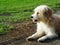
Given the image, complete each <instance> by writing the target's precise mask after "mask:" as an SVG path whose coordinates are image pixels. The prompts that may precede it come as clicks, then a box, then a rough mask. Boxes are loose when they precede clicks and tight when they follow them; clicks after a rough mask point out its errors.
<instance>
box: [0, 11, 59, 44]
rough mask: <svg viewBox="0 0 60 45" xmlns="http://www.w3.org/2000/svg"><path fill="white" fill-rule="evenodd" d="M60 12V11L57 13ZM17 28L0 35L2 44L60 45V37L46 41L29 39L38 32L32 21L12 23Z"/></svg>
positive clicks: (57, 13)
mask: <svg viewBox="0 0 60 45" xmlns="http://www.w3.org/2000/svg"><path fill="white" fill-rule="evenodd" d="M55 14H56V15H59V14H60V11H57V12H56V13H55ZM11 25H13V26H14V27H15V28H14V29H11V31H10V32H9V33H7V34H5V35H0V45H60V37H58V38H57V39H53V40H48V41H46V42H43V43H42V42H36V41H27V40H26V38H27V37H28V36H30V35H32V34H33V33H35V32H36V24H33V23H32V21H25V22H20V23H11Z"/></svg>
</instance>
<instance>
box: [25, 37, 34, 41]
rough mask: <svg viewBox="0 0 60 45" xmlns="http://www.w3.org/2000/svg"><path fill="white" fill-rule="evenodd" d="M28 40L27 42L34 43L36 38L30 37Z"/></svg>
mask: <svg viewBox="0 0 60 45" xmlns="http://www.w3.org/2000/svg"><path fill="white" fill-rule="evenodd" d="M26 40H27V41H34V40H35V38H33V37H28V38H26Z"/></svg>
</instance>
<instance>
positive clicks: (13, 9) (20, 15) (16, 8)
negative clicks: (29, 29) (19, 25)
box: [0, 0, 60, 22]
mask: <svg viewBox="0 0 60 45" xmlns="http://www.w3.org/2000/svg"><path fill="white" fill-rule="evenodd" d="M41 4H43V5H48V6H50V7H51V8H52V9H54V10H58V9H59V7H60V6H59V4H60V0H57V1H56V0H50V1H49V0H0V22H21V21H26V20H29V18H30V15H31V14H32V13H33V9H34V8H35V7H37V6H38V5H41Z"/></svg>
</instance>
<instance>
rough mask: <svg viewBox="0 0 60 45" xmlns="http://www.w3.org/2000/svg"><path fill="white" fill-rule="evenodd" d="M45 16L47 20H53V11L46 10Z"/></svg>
mask: <svg viewBox="0 0 60 45" xmlns="http://www.w3.org/2000/svg"><path fill="white" fill-rule="evenodd" d="M44 16H45V17H46V18H47V19H49V20H51V18H52V10H51V9H49V8H48V9H47V10H45V12H44Z"/></svg>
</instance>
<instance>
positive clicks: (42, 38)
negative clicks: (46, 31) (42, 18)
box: [37, 36, 48, 42]
mask: <svg viewBox="0 0 60 45" xmlns="http://www.w3.org/2000/svg"><path fill="white" fill-rule="evenodd" d="M47 39H48V38H47V37H46V36H43V37H41V38H39V39H38V40H37V41H38V42H45V41H46V40H47Z"/></svg>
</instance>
